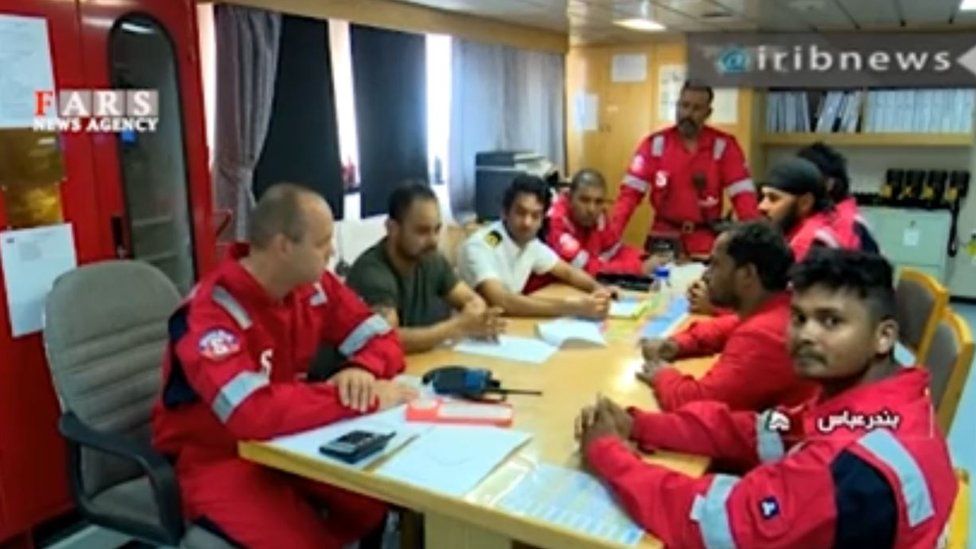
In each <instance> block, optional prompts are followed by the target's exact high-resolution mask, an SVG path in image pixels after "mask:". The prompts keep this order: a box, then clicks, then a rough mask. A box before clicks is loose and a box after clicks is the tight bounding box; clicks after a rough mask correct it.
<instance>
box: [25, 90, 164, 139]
mask: <svg viewBox="0 0 976 549" xmlns="http://www.w3.org/2000/svg"><path fill="white" fill-rule="evenodd" d="M158 125H159V92H158V91H157V90H109V89H100V90H61V91H59V92H57V93H55V92H54V91H53V90H37V91H35V92H34V120H33V129H34V131H48V132H74V133H79V132H82V133H122V132H137V133H149V132H155V131H156V128H157V126H158Z"/></svg>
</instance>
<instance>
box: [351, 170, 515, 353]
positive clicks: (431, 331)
mask: <svg viewBox="0 0 976 549" xmlns="http://www.w3.org/2000/svg"><path fill="white" fill-rule="evenodd" d="M440 230H441V215H440V208H439V206H438V203H437V197H436V195H434V192H433V191H432V190H431V189H430V187H429V186H428V185H426V184H425V183H423V182H407V183H405V184H404V185H401V186H400V187H399V188H397V189H396V190H394V191H393V193H392V194H391V195H390V205H389V216H388V218H387V220H386V233H387V236H386V237H385V238H383V239H382V240H380V241H379V242H378V243H377V244H376V245H374V246H373V247H372V248H370V249H368V250H366V251H365V252H363V254H362V255H360V256H359V257H358V258H357V259H356V261H355V263H353V265H352V269H351V270H350V271H349V277H348V280H347V281H346V282H347V283H348V284H349V286H351V287H352V288H353V289H354V290H355V291H356V292H357V293H358V294H359V295H360V296H361V297H362V298H363V300H364V301H366V303H367V304H368V305H369V306H370V307H371V308H372V309H373V310H374V311H375V312H378V313H380V314H382V315H384V316H385V317H386V318H387V320H388V321H389V322H390V324H391V325H393V326H394V327H396V329H397V334H398V335H399V336H400V340H401V342H402V343H403V346H404V348H405V349H406V351H407V352H408V353H416V352H422V351H426V350H428V349H431V348H433V347H435V346H437V345H439V344H441V343H442V342H444V341H447V340H450V339H455V338H463V337H478V338H494V337H497V336H498V334H500V333H501V332H502V331H504V320H502V319H501V318H500V316H501V309H499V308H496V307H490V308H489V307H488V306H487V305H486V304H485V302H484V300H483V299H481V297H480V296H479V295H478V294H476V293H475V292H474V291H473V290H472V289H471V288H470V287H469V286H468V285H467V284H465V283H464V282H462V281H461V280H460V279H459V278H458V277H457V275H456V274H455V273H454V269H453V268H452V267H451V265H450V263H449V262H448V261H447V258H445V257H444V255H443V254H441V253H440V252H438V251H437V241H438V235H439V234H440ZM452 308H453V309H454V310H456V311H458V313H459V314H457V315H454V316H451V314H450V313H451V309H452Z"/></svg>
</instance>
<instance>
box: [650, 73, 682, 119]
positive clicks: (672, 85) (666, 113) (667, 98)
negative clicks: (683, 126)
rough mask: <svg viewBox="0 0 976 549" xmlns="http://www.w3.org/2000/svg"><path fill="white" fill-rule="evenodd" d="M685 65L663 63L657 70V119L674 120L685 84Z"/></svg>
mask: <svg viewBox="0 0 976 549" xmlns="http://www.w3.org/2000/svg"><path fill="white" fill-rule="evenodd" d="M686 73H687V69H686V68H685V66H684V65H661V68H659V69H658V71H657V80H658V82H657V119H658V120H661V121H665V120H666V121H668V122H674V121H675V120H674V114H675V109H676V108H677V107H678V99H679V98H680V97H681V87H682V86H684V85H685V74H686Z"/></svg>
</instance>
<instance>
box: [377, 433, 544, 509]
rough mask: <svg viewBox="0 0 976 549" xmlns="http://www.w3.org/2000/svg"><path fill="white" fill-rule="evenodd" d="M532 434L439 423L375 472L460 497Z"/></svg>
mask: <svg viewBox="0 0 976 549" xmlns="http://www.w3.org/2000/svg"><path fill="white" fill-rule="evenodd" d="M530 438H531V435H529V434H528V433H523V432H521V431H513V430H511V429H500V428H498V427H472V426H454V425H440V426H437V427H434V428H432V429H430V430H429V431H427V432H426V433H424V434H423V435H422V436H420V437H419V438H417V440H415V441H413V442H412V443H411V444H410V445H409V446H407V447H406V448H404V449H403V450H402V451H400V452H399V453H398V454H397V455H395V456H393V457H392V458H391V459H390V460H389V461H387V462H386V463H384V464H383V465H382V466H381V467H380V468H378V469H377V470H376V474H378V475H382V476H385V477H388V478H392V479H394V480H398V481H401V482H406V483H408V484H413V485H415V486H420V487H421V488H425V489H427V490H432V491H435V492H440V493H443V494H447V495H451V496H455V497H461V496H463V495H465V494H467V493H468V492H470V491H471V490H473V489H474V487H475V486H477V485H478V483H479V482H481V480H482V479H484V478H485V477H487V476H488V474H489V473H491V472H492V471H493V470H494V469H495V467H497V466H498V465H499V464H500V463H501V462H502V461H504V460H505V458H507V457H508V455H509V454H511V453H512V452H514V451H515V449H516V448H518V447H519V446H521V445H523V444H525V442H526V441H528V440H529V439H530Z"/></svg>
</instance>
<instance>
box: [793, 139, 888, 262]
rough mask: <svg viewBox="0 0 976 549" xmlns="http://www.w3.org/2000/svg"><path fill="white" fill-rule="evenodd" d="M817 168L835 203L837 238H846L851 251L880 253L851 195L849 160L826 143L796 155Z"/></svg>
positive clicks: (834, 218) (812, 146) (834, 223)
mask: <svg viewBox="0 0 976 549" xmlns="http://www.w3.org/2000/svg"><path fill="white" fill-rule="evenodd" d="M796 155H797V156H799V157H800V158H805V159H807V160H809V161H810V162H813V163H814V164H816V165H817V168H819V169H820V173H821V174H823V177H824V182H825V183H826V185H827V195H828V196H829V197H830V200H831V201H832V202H833V203H834V211H833V216H832V221H833V222H832V227H833V229H834V231H835V232H836V233H837V234H838V235H847V236H846V238H847V239H848V240H850V246H849V247H851V248H856V249H860V250H862V251H865V252H871V253H878V252H879V251H880V250H879V247H878V241H877V240H876V239H875V238H874V235H872V234H871V229H870V228H869V227H868V223H867V221H865V219H864V218H863V217H861V212H860V210H858V207H857V200H855V199H854V197H853V196H851V194H850V186H851V181H850V176H849V175H848V173H847V159H845V158H844V156H843V155H842V154H840V153H839V152H837V150H836V149H834V148H832V147H829V146H827V145H825V144H823V143H814V144H813V145H810V146H808V147H804V148H802V149H800V150H799V151H798V152H797V153H796Z"/></svg>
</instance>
